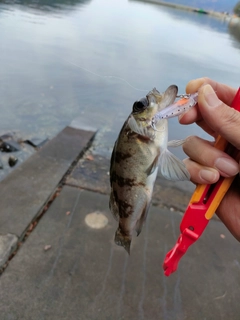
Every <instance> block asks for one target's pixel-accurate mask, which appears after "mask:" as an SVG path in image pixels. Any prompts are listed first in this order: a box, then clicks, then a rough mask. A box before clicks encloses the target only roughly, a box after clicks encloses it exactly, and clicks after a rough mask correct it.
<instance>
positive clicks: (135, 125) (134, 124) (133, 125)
mask: <svg viewBox="0 0 240 320" xmlns="http://www.w3.org/2000/svg"><path fill="white" fill-rule="evenodd" d="M128 125H129V128H130V129H131V130H132V131H133V132H135V133H137V134H140V135H141V136H143V137H146V138H148V139H151V140H153V139H154V138H155V135H154V133H152V132H151V131H149V130H148V129H147V128H146V127H142V126H139V124H138V123H137V121H136V120H135V118H134V117H133V116H132V115H131V116H130V117H129V118H128Z"/></svg>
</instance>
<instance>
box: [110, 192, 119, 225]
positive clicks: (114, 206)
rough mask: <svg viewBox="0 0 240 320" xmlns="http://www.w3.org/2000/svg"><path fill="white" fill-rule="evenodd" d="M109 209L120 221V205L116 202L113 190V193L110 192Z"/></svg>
mask: <svg viewBox="0 0 240 320" xmlns="http://www.w3.org/2000/svg"><path fill="white" fill-rule="evenodd" d="M109 209H110V211H111V212H112V215H113V217H114V218H115V219H116V220H117V221H118V220H119V210H118V205H117V203H116V200H115V197H114V193H113V191H111V194H110V199H109Z"/></svg>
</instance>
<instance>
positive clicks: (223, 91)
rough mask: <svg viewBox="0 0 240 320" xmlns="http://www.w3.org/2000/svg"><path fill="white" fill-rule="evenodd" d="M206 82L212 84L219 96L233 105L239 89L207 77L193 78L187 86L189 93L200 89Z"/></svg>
mask: <svg viewBox="0 0 240 320" xmlns="http://www.w3.org/2000/svg"><path fill="white" fill-rule="evenodd" d="M205 84H210V86H211V87H212V88H213V90H214V91H215V92H216V94H217V96H218V98H219V99H220V100H222V102H224V103H225V104H227V105H228V106H230V105H231V103H232V101H233V99H234V96H235V95H236V93H237V89H235V88H232V87H229V86H227V85H226V84H223V83H219V82H217V81H214V80H212V79H209V78H207V77H204V78H199V79H196V80H191V81H189V82H188V84H187V86H186V92H187V93H194V92H197V91H198V90H199V88H200V87H202V86H203V85H205Z"/></svg>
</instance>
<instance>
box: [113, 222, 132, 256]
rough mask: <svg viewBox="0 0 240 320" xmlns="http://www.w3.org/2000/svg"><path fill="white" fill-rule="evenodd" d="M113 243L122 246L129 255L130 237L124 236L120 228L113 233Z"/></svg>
mask: <svg viewBox="0 0 240 320" xmlns="http://www.w3.org/2000/svg"><path fill="white" fill-rule="evenodd" d="M114 241H115V243H116V244H117V245H118V246H122V247H123V248H124V249H125V250H126V251H127V253H128V254H129V255H130V246H131V241H132V237H131V236H127V235H125V234H124V233H123V232H122V230H121V229H120V228H118V229H117V231H116V233H115V239H114Z"/></svg>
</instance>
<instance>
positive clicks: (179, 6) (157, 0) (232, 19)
mask: <svg viewBox="0 0 240 320" xmlns="http://www.w3.org/2000/svg"><path fill="white" fill-rule="evenodd" d="M131 1H136V0H131ZM137 1H141V2H148V3H153V4H158V5H161V6H165V7H170V8H174V9H180V10H185V11H190V12H195V13H200V14H207V15H209V16H212V17H216V18H219V19H223V20H226V21H228V22H229V23H240V17H237V16H236V15H234V14H227V13H224V12H218V11H213V10H205V9H203V8H196V7H190V6H186V5H183V4H179V3H172V2H166V1H162V0H137Z"/></svg>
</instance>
